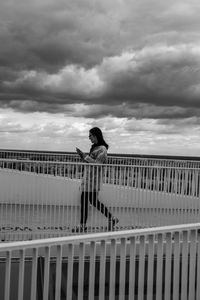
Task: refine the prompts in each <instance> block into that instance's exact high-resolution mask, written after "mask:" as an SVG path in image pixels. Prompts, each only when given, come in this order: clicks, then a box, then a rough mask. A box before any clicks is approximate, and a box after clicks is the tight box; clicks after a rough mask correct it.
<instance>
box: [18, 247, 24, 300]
mask: <svg viewBox="0 0 200 300" xmlns="http://www.w3.org/2000/svg"><path fill="white" fill-rule="evenodd" d="M24 264H25V250H23V249H21V250H20V251H19V278H18V299H19V300H20V299H23V294H24Z"/></svg>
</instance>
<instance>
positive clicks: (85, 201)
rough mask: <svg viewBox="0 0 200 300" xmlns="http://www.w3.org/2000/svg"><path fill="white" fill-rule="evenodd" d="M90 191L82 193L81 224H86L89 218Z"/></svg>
mask: <svg viewBox="0 0 200 300" xmlns="http://www.w3.org/2000/svg"><path fill="white" fill-rule="evenodd" d="M88 198H89V193H88V192H82V194H81V220H80V224H81V225H82V226H85V225H86V223H87V218H88V202H89V201H88V200H89V199H88Z"/></svg>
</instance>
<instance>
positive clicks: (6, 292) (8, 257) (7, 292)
mask: <svg viewBox="0 0 200 300" xmlns="http://www.w3.org/2000/svg"><path fill="white" fill-rule="evenodd" d="M11 260H12V256H11V252H10V251H7V252H6V272H5V290H4V299H5V300H10V276H11Z"/></svg>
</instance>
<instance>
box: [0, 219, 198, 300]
mask: <svg viewBox="0 0 200 300" xmlns="http://www.w3.org/2000/svg"><path fill="white" fill-rule="evenodd" d="M199 245H200V223H198V224H188V225H176V226H167V227H160V228H151V229H150V228H149V229H140V230H128V231H121V232H112V233H99V234H88V235H82V236H73V237H64V238H54V239H44V240H35V241H26V242H12V243H2V244H0V268H1V284H0V295H1V299H2V300H8V299H9V300H17V299H18V300H21V299H31V300H36V299H43V300H47V299H55V300H60V299H63V300H64V299H67V300H74V299H80V300H83V299H89V300H94V299H100V300H103V299H109V300H112V299H113V300H115V299H129V300H136V299H137V300H139V299H147V300H154V299H155V300H162V299H165V300H167V299H174V300H176V299H177V300H178V299H181V300H198V299H200V285H199V282H200V246H199Z"/></svg>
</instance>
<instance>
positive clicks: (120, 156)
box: [0, 149, 200, 163]
mask: <svg viewBox="0 0 200 300" xmlns="http://www.w3.org/2000/svg"><path fill="white" fill-rule="evenodd" d="M0 153H8V154H12V153H15V154H20V153H21V154H22V155H23V154H29V155H34V154H35V155H38V156H39V155H41V156H44V155H48V156H58V157H59V156H61V157H63V156H66V157H70V156H71V157H72V156H74V157H79V156H78V155H77V153H76V152H70V151H69V152H64V151H55V152H54V151H41V150H21V149H19V150H17V149H14V150H12V149H0ZM141 156H142V157H141ZM108 158H111V159H129V160H134V159H136V160H141V161H147V160H151V161H175V162H190V163H195V162H199V161H200V160H199V157H196V160H195V159H194V157H191V159H189V157H186V158H183V159H180V156H179V157H178V158H176V156H175V157H174V156H166V157H165V156H164V157H162V155H161V158H160V157H159V155H158V157H155V155H153V157H151V156H150V155H149V156H148V155H140V154H135V155H134V154H121V153H119V154H118V153H116V154H114V153H109V154H108Z"/></svg>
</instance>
